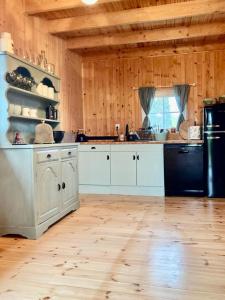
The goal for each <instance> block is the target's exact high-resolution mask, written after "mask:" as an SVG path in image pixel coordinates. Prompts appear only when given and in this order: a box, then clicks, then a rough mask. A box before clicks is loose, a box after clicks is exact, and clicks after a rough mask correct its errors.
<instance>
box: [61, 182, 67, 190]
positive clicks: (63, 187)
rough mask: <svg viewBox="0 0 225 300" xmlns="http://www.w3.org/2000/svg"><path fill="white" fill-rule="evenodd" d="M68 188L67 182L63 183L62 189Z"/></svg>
mask: <svg viewBox="0 0 225 300" xmlns="http://www.w3.org/2000/svg"><path fill="white" fill-rule="evenodd" d="M65 188H66V184H65V182H63V183H62V189H63V190H64V189H65Z"/></svg>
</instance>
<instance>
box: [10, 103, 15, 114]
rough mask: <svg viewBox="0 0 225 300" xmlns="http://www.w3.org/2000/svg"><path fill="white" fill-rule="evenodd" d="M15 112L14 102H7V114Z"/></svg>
mask: <svg viewBox="0 0 225 300" xmlns="http://www.w3.org/2000/svg"><path fill="white" fill-rule="evenodd" d="M14 113H15V104H13V103H10V104H9V114H11V115H13V114H14Z"/></svg>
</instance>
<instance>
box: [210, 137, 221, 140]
mask: <svg viewBox="0 0 225 300" xmlns="http://www.w3.org/2000/svg"><path fill="white" fill-rule="evenodd" d="M219 139H220V136H207V140H219Z"/></svg>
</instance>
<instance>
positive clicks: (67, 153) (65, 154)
mask: <svg viewBox="0 0 225 300" xmlns="http://www.w3.org/2000/svg"><path fill="white" fill-rule="evenodd" d="M60 156H61V158H70V157H75V156H77V149H76V148H72V149H71V148H68V149H63V150H61V152H60Z"/></svg>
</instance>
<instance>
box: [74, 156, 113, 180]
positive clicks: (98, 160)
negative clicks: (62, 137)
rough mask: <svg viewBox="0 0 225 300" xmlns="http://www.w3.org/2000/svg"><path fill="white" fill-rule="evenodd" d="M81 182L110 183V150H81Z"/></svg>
mask: <svg viewBox="0 0 225 300" xmlns="http://www.w3.org/2000/svg"><path fill="white" fill-rule="evenodd" d="M79 183H80V184H90V185H92V184H93V185H109V184H110V152H94V151H93V152H91V151H90V152H79Z"/></svg>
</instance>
